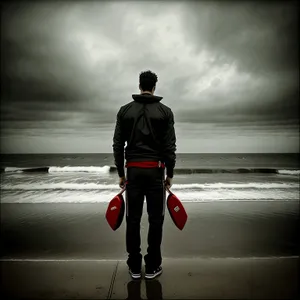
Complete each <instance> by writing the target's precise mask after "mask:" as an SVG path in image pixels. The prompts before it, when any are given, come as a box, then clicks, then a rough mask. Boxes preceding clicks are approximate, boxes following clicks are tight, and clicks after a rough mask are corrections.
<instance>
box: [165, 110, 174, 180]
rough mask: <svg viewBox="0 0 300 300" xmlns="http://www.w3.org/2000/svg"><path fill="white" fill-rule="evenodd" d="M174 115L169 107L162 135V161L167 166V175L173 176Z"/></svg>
mask: <svg viewBox="0 0 300 300" xmlns="http://www.w3.org/2000/svg"><path fill="white" fill-rule="evenodd" d="M174 123H175V122H174V115H173V112H172V110H171V109H170V112H169V116H168V121H167V128H166V132H165V136H164V147H163V148H164V149H163V153H164V162H165V165H166V168H167V176H168V177H170V178H173V171H174V168H175V164H176V153H175V152H176V134H175V128H174Z"/></svg>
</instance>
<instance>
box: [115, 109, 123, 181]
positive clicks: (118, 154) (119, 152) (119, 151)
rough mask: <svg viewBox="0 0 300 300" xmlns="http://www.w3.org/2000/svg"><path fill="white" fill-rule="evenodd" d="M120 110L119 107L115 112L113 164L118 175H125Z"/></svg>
mask: <svg viewBox="0 0 300 300" xmlns="http://www.w3.org/2000/svg"><path fill="white" fill-rule="evenodd" d="M121 110H122V108H120V110H119V112H118V114H117V120H116V125H115V132H114V137H113V153H114V160H115V165H116V167H117V171H118V175H119V177H123V176H125V171H124V146H125V139H124V133H123V132H122V119H121Z"/></svg>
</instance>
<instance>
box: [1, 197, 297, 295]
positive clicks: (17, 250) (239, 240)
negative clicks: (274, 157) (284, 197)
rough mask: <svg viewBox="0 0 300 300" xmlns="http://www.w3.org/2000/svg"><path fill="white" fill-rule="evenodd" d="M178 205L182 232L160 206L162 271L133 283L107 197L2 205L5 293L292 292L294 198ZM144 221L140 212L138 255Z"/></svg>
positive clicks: (122, 237)
mask: <svg viewBox="0 0 300 300" xmlns="http://www.w3.org/2000/svg"><path fill="white" fill-rule="evenodd" d="M184 205H185V207H186V210H187V212H188V214H189V219H188V223H187V224H186V227H185V228H184V230H183V231H179V230H178V229H177V228H176V227H175V226H174V224H173V223H172V221H171V218H170V216H169V215H168V211H166V218H165V225H164V239H163V244H162V253H163V259H164V260H163V266H164V273H163V275H162V276H161V277H160V278H159V279H157V280H155V281H157V282H158V283H157V285H159V286H158V287H157V286H156V287H155V284H153V283H152V284H150V288H149V283H147V286H146V283H145V282H144V281H142V283H140V284H139V283H134V282H131V280H130V276H129V274H128V272H127V267H126V264H125V259H126V252H125V222H124V223H123V224H122V226H121V228H120V229H119V230H118V231H116V232H113V231H112V230H111V229H110V228H109V227H108V224H107V223H106V220H105V218H104V213H105V209H106V207H107V204H106V203H97V204H2V205H1V245H2V247H1V257H2V261H1V271H2V278H3V291H4V292H5V293H6V295H10V296H17V297H21V298H38V299H70V298H72V299H75V298H77V299H79V298H80V299H82V298H89V299H92V298H93V299H95V298H98V299H139V298H136V297H137V293H140V295H141V299H207V298H218V299H226V298H227V299H228V298H235V299H241V298H243V299H261V298H263V299H270V298H272V299H287V298H290V297H292V296H293V295H295V293H296V292H297V278H298V271H297V255H298V248H297V241H298V236H297V232H296V228H297V224H298V217H299V215H298V205H299V203H298V202H297V201H282V202H279V201H277V202H274V201H273V202H271V201H269V202H268V201H260V202H251V201H249V202H245V201H243V202H224V203H220V202H218V203H214V202H210V203H184ZM145 208H146V207H144V210H145ZM147 229H148V225H147V216H146V214H144V215H143V218H142V226H141V234H142V243H143V245H142V251H143V254H145V249H146V247H147V245H146V238H147ZM36 282H39V284H38V285H37V284H36ZM16 286H17V287H18V289H16ZM184 287H185V288H184ZM147 288H148V294H149V291H150V296H149V295H148V294H147ZM157 290H158V291H160V290H161V291H162V292H161V293H162V295H161V296H160V294H157ZM139 291H140V292H139ZM151 291H152V293H156V294H155V296H153V295H152V296H151ZM155 291H156V292H155ZM132 294H133V295H135V296H132ZM149 297H150V298H149ZM151 297H152V298H151ZM153 297H154V298H153Z"/></svg>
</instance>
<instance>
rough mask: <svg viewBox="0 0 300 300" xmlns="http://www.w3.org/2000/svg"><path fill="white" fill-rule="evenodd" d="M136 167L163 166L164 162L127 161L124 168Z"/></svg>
mask: <svg viewBox="0 0 300 300" xmlns="http://www.w3.org/2000/svg"><path fill="white" fill-rule="evenodd" d="M128 167H138V168H165V164H164V163H162V162H160V161H130V162H127V163H126V165H125V168H128Z"/></svg>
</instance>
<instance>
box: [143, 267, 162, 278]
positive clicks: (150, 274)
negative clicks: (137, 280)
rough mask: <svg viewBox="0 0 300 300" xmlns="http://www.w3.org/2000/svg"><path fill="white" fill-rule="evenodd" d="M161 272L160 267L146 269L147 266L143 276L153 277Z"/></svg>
mask: <svg viewBox="0 0 300 300" xmlns="http://www.w3.org/2000/svg"><path fill="white" fill-rule="evenodd" d="M161 273H162V267H161V266H160V267H158V268H156V269H154V270H153V269H152V270H148V268H147V267H146V274H145V278H146V279H153V278H155V277H157V276H159V275H160V274H161Z"/></svg>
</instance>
